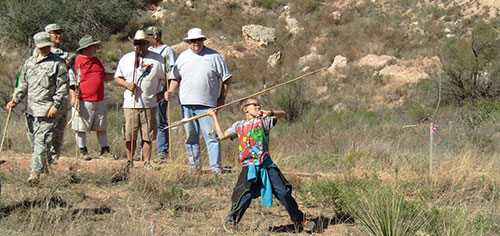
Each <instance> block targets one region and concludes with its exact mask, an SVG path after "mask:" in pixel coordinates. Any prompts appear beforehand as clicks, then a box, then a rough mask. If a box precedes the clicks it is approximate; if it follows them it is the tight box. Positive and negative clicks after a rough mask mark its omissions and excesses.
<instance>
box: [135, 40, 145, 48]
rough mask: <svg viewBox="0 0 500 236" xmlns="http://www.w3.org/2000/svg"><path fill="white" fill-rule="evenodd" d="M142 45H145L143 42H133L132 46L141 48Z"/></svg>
mask: <svg viewBox="0 0 500 236" xmlns="http://www.w3.org/2000/svg"><path fill="white" fill-rule="evenodd" d="M144 45H146V42H144V41H134V46H139V47H142V46H144Z"/></svg>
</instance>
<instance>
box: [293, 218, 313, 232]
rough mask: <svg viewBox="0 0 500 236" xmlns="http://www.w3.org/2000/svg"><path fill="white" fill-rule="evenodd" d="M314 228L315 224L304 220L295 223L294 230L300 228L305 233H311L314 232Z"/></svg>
mask: <svg viewBox="0 0 500 236" xmlns="http://www.w3.org/2000/svg"><path fill="white" fill-rule="evenodd" d="M314 227H316V223H314V221H312V220H308V219H305V220H304V221H302V222H295V228H296V229H299V228H302V229H304V231H306V232H312V231H313V230H314Z"/></svg>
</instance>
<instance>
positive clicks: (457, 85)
mask: <svg viewBox="0 0 500 236" xmlns="http://www.w3.org/2000/svg"><path fill="white" fill-rule="evenodd" d="M496 24H497V23H496V22H490V23H487V22H484V21H483V22H479V23H478V24H477V25H475V27H474V29H473V32H472V35H471V37H470V38H456V37H454V38H450V39H448V40H446V42H445V43H444V44H443V45H442V51H441V53H440V55H439V58H440V60H441V63H442V67H443V70H444V71H445V72H446V77H445V81H444V82H443V86H442V88H443V93H444V95H446V96H450V97H451V99H453V101H454V102H455V103H457V104H463V103H464V102H466V101H472V102H475V101H477V100H479V99H482V98H496V97H498V96H499V95H500V73H499V72H500V56H499V55H500V40H498V37H499V36H500V33H499V32H498V31H497V29H496Z"/></svg>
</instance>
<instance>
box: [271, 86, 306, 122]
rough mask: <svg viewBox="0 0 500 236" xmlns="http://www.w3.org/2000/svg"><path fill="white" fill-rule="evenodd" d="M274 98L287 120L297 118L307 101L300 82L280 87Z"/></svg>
mask: <svg viewBox="0 0 500 236" xmlns="http://www.w3.org/2000/svg"><path fill="white" fill-rule="evenodd" d="M274 98H275V99H274V101H275V103H276V104H277V105H278V106H279V107H280V108H281V109H283V110H284V111H285V112H286V114H287V116H286V119H287V120H289V121H295V120H297V118H298V117H300V115H301V114H302V113H303V111H304V109H305V108H306V106H307V104H308V103H309V102H308V101H307V99H306V96H305V94H303V84H302V83H300V82H297V83H293V84H290V85H287V86H286V87H285V88H281V89H280V90H279V91H278V92H277V93H276V96H275V97H274Z"/></svg>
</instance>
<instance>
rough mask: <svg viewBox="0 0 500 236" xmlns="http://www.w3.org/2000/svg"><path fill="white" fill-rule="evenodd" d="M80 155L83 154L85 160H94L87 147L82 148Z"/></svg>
mask: <svg viewBox="0 0 500 236" xmlns="http://www.w3.org/2000/svg"><path fill="white" fill-rule="evenodd" d="M80 155H81V156H82V160H84V161H90V160H92V158H91V157H90V156H89V151H88V150H87V147H82V148H80Z"/></svg>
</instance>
